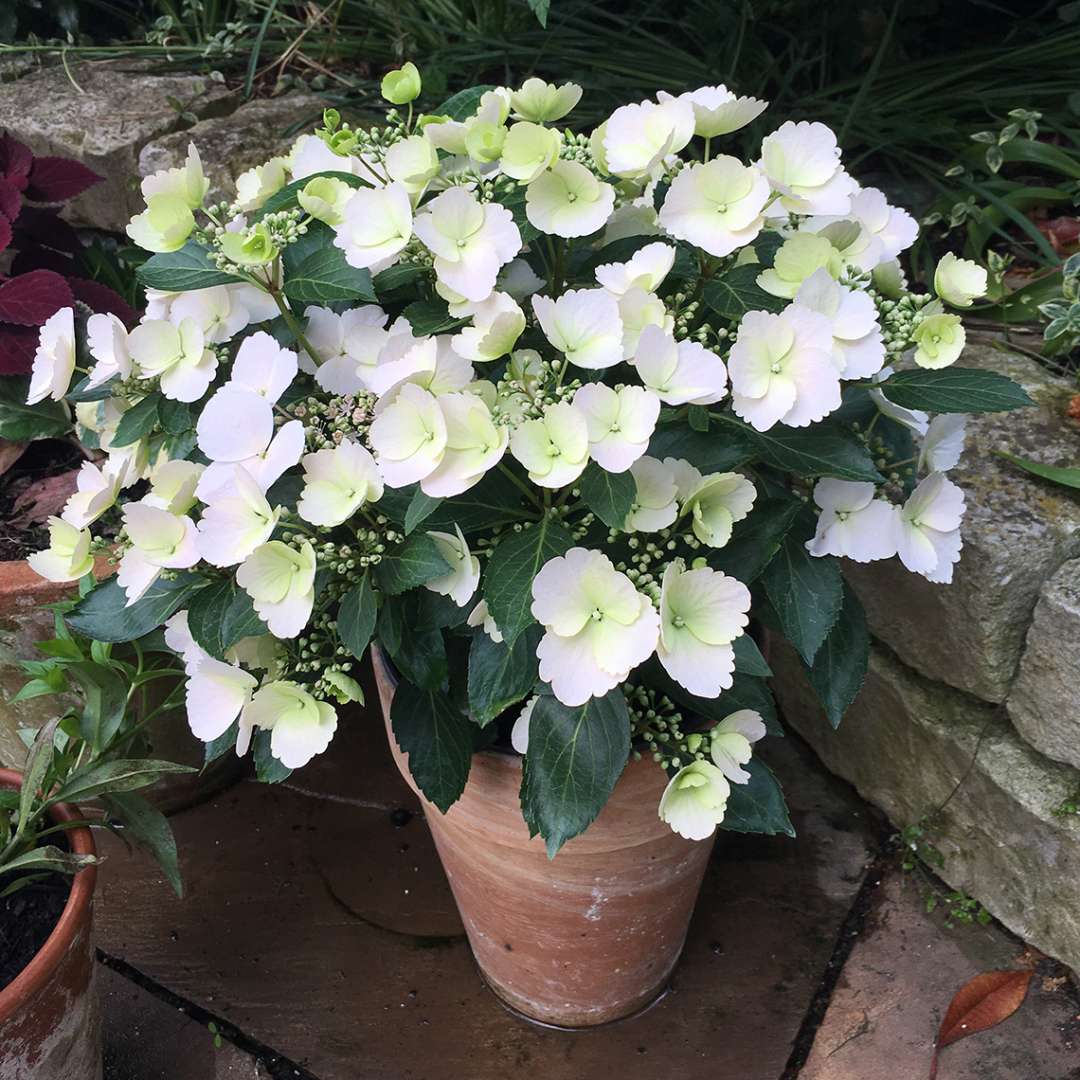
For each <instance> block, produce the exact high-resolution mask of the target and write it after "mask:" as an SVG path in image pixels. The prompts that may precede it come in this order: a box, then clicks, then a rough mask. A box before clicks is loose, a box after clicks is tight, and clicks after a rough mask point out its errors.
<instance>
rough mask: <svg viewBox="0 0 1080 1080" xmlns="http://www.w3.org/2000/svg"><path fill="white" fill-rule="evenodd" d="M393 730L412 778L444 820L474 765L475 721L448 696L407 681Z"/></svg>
mask: <svg viewBox="0 0 1080 1080" xmlns="http://www.w3.org/2000/svg"><path fill="white" fill-rule="evenodd" d="M390 726H391V729H392V730H393V732H394V739H395V740H396V742H397V744H398V747H399V748H400V749H401V752H402V753H404V754H408V755H409V772H410V774H411V775H412V778H413V780H415V781H416V786H417V787H418V788H419V789H420V790H421V791H422V792H423V793H424V797H425V798H426V799H427V800H428V801H429V802H431V803H434V804H435V805H436V806H437V807H438V808H439V809H440V810H441V811H442V812H443V813H444V814H445V813H446V811H447V810H449V809H450V807H451V806H453V805H454V803H455V802H457V800H458V799H459V798H460V797H461V793H462V792H463V791H464V790H465V783H466V781H467V780H468V779H469V768H470V766H471V765H472V755H473V732H472V725H471V723H470V722H469V720H468V719H467V718H466V717H465V716H463V715H462V714H461V712H459V711H458V710H457V709H456V708H454V705H453V703H452V702H451V700H450V698H449V697H447V695H446V694H444V693H442V692H441V691H439V690H421V689H419V688H418V687H415V686H413V685H412V684H411V683H409V682H405V681H404V680H403V681H401V682H399V683H398V685H397V689H395V691H394V700H393V702H392V703H391V705H390Z"/></svg>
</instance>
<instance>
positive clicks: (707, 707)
mask: <svg viewBox="0 0 1080 1080" xmlns="http://www.w3.org/2000/svg"><path fill="white" fill-rule="evenodd" d="M642 682H643V683H644V684H645V685H646V686H650V687H652V688H653V689H654V690H656V691H658V692H659V693H662V694H667V696H668V697H669V698H671V700H672V701H673V702H675V703H676V704H677V705H679V706H680V707H681V708H682V709H684V710H685V712H686V714H687V716H689V717H696V718H698V719H705V720H723V719H724V718H725V717H726V716H730V715H731V714H732V713H733V712H738V711H739V710H740V709H753V710H754V712H757V713H760V714H761V718H762V720H764V721H765V726H766V728H768V731H769V734H770V735H783V734H784V729H783V728H782V727H781V726H780V719H779V716H778V715H777V712H776V702H775V701H774V700H773V696H772V692H771V691H770V690H769V688H768V686H766V685H765V682H764V680H763V679H759V678H756V677H754V676H751V675H743V674H741V673H739V672H738V671H736V672H735V675H734V677H733V679H732V681H731V686H730V687H729V688H728V689H727V690H722V691H721V692H720V696H719V697H714V698H703V697H698V696H697V695H696V694H691V693H690V691H689V690H687V689H686V688H685V687H684V686H682V684H680V683H677V682H676V681H675V680H674V679H673V678H672V677H671V676H670V675H669V674H668V673H667V672H666V671H665V670H664V669H663V667H662V666H661V665H660V663H659V662H658V661H656V660H655V659H653V660H650V661H649V662H648V663H647V665H646V667H645V669H644V678H643V679H642Z"/></svg>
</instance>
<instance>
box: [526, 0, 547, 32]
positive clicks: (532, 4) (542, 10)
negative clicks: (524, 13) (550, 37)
mask: <svg viewBox="0 0 1080 1080" xmlns="http://www.w3.org/2000/svg"><path fill="white" fill-rule="evenodd" d="M529 10H530V11H531V12H532V13H533V14H534V15H535V16H536V21H537V22H538V23H539V24H540V25H541V26H542V27H543V28H544V29H545V30H546V29H547V21H548V13H549V12H550V11H551V0H529Z"/></svg>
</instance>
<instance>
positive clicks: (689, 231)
mask: <svg viewBox="0 0 1080 1080" xmlns="http://www.w3.org/2000/svg"><path fill="white" fill-rule="evenodd" d="M769 197H770V191H769V181H768V180H767V179H766V178H765V177H764V175H762V173H761V170H760V169H757V168H755V167H754V166H753V165H744V164H743V163H742V162H741V161H739V160H738V158H733V157H727V156H721V157H716V158H713V159H712V160H711V161H708V162H706V163H705V164H696V165H690V166H688V167H687V168H685V169H682V170H680V172H679V174H678V175H677V176H676V177H675V179H674V180H672V182H671V187H670V188H669V189H668V193H667V195H666V196H665V198H664V205H663V206H661V207H660V224H661V226H662V227H663V228H664V230H665V231H666V232H668V233H669V234H670V235H671V236H674V237H676V238H677V239H679V240H686V241H687V242H688V243H691V244H694V245H696V246H697V247H699V248H702V249H703V250H704V251H707V252H708V253H709V254H710V255H715V256H717V257H722V256H725V255H730V254H731V253H732V252H733V251H735V250H736V248H741V247H745V246H746V245H747V244H749V243H751V242H752V241H753V240H754V239H755V238H756V237H757V235H758V233H759V232H760V231H761V226H762V225H763V224H764V221H765V217H764V210H765V206H766V204H767V203H768V201H769Z"/></svg>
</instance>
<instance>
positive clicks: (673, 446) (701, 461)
mask: <svg viewBox="0 0 1080 1080" xmlns="http://www.w3.org/2000/svg"><path fill="white" fill-rule="evenodd" d="M649 455H650V457H654V458H656V459H657V460H659V461H663V460H664V458H666V457H674V458H682V459H683V460H684V461H689V462H690V464H691V465H693V466H694V468H696V469H700V470H701V471H702V472H705V473H710V472H730V471H731V470H732V469H737V468H738V467H739V466H740V465H744V464H745V463H746V462H747V461H749V460H750V459H751V458H752V457H753V456H754V448H753V446H752V445H751V443H750V440H749V439H748V438H746V437H744V435H743V434H742V433H741V432H739V431H737V430H736V429H735V428H734V427H726V428H723V429H722V430H714V431H713V432H712V433H711V434H710V433H706V432H703V431H694V430H693V428H691V427H689V426H687V425H686V424H683V423H676V424H663V425H661V426H660V427H658V428H657V429H656V431H655V432H654V433H653V437H652V439H650V440H649Z"/></svg>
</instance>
